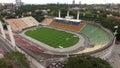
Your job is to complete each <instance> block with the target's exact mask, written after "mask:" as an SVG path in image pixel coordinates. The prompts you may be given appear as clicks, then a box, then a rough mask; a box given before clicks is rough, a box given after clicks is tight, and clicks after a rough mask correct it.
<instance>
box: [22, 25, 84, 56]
mask: <svg viewBox="0 0 120 68" xmlns="http://www.w3.org/2000/svg"><path fill="white" fill-rule="evenodd" d="M49 28H51V27H49ZM32 29H33V28H32ZM28 30H30V29H28ZM28 30H25V31H23V32H22V33H21V36H23V37H25V38H27V39H29V40H31V41H34V42H35V43H36V44H37V45H39V46H40V47H42V48H45V49H46V50H48V51H49V53H51V54H54V53H57V54H59V53H60V54H61V53H63V54H68V52H72V51H74V50H77V49H79V48H80V47H84V46H85V44H84V42H85V39H84V37H83V36H81V35H80V34H77V33H74V32H70V31H65V30H62V31H65V32H69V33H72V34H75V35H77V36H78V37H79V38H80V40H79V42H78V43H77V44H75V45H74V46H71V47H68V48H53V47H50V46H48V45H46V44H44V43H42V42H39V41H38V40H35V39H33V38H31V37H29V36H26V35H25V34H24V33H25V32H26V31H28ZM57 30H61V29H57Z"/></svg>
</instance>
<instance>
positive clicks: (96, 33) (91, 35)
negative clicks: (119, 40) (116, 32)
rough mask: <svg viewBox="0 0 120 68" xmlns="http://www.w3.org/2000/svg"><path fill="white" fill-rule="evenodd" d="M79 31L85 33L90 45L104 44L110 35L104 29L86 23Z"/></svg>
mask: <svg viewBox="0 0 120 68" xmlns="http://www.w3.org/2000/svg"><path fill="white" fill-rule="evenodd" d="M80 33H82V34H85V35H86V36H87V37H88V39H89V41H90V44H92V45H99V44H104V43H107V42H108V41H110V36H109V35H108V34H107V33H106V32H105V31H104V30H102V29H100V28H99V27H96V26H92V25H90V24H86V26H85V27H84V28H83V29H82V30H81V31H80Z"/></svg>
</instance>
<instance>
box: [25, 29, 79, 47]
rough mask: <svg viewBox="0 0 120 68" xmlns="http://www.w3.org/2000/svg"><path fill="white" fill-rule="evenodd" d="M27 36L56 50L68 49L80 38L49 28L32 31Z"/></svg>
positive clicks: (27, 32)
mask: <svg viewBox="0 0 120 68" xmlns="http://www.w3.org/2000/svg"><path fill="white" fill-rule="evenodd" d="M25 34H26V35H27V36H29V37H31V38H34V39H36V40H38V41H40V42H43V43H45V44H47V45H49V46H51V47H54V48H60V47H63V48H67V47H70V46H73V45H75V44H76V43H77V42H78V41H79V37H78V36H77V35H75V34H71V33H68V32H64V31H60V30H56V29H52V28H47V27H39V28H36V29H31V30H28V31H26V32H25Z"/></svg>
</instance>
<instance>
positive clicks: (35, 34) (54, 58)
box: [5, 16, 115, 68]
mask: <svg viewBox="0 0 120 68" xmlns="http://www.w3.org/2000/svg"><path fill="white" fill-rule="evenodd" d="M5 22H6V23H7V24H9V25H10V26H11V28H12V30H13V34H14V38H15V42H16V44H19V46H20V47H21V46H22V47H24V48H26V49H29V50H31V51H33V52H34V53H37V54H38V56H39V57H40V58H39V59H37V60H38V62H40V63H41V64H42V65H44V66H45V67H48V68H52V67H51V66H52V63H53V62H59V61H63V60H65V59H66V58H67V57H69V56H75V55H79V54H83V53H84V54H88V55H91V56H95V57H100V58H102V59H107V58H108V57H109V56H110V55H111V52H112V48H113V46H114V42H115V37H114V35H113V34H112V32H111V31H109V30H108V29H106V28H104V27H103V26H101V25H100V24H98V23H95V22H92V21H84V20H78V19H70V18H61V17H46V18H45V19H44V20H43V21H42V23H39V22H38V21H36V20H35V19H34V18H33V17H31V16H30V17H23V18H18V19H6V20H5ZM44 60H46V62H45V63H44V62H43V61H44ZM61 64H62V63H58V65H57V66H59V65H61Z"/></svg>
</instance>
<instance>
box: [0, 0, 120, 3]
mask: <svg viewBox="0 0 120 68" xmlns="http://www.w3.org/2000/svg"><path fill="white" fill-rule="evenodd" d="M72 1H73V0H22V2H24V3H25V4H29V3H30V4H46V3H57V2H59V3H68V4H71V3H72ZM80 1H81V3H82V4H84V3H87V4H101V3H102V4H104V3H105V0H75V3H77V4H78V3H79V2H80ZM106 2H107V3H120V0H106ZM0 3H15V0H0Z"/></svg>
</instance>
